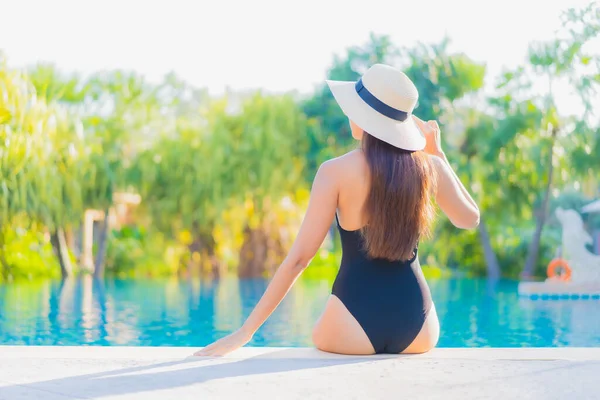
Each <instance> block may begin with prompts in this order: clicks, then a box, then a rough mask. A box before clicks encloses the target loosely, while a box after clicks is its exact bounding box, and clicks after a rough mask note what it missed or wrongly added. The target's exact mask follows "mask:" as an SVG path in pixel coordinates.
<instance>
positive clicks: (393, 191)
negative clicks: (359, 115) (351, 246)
mask: <svg viewBox="0 0 600 400" xmlns="http://www.w3.org/2000/svg"><path fill="white" fill-rule="evenodd" d="M362 148H363V152H364V154H365V156H366V159H367V163H368V165H369V170H370V175H371V176H370V183H371V188H370V192H369V195H368V197H367V201H366V203H365V205H364V209H363V213H364V216H365V217H366V218H367V221H368V223H367V225H366V226H365V227H364V228H363V229H361V234H362V236H363V238H364V239H365V240H364V243H365V249H366V251H367V254H368V255H369V256H370V257H372V258H382V259H387V260H391V261H396V260H408V259H410V258H412V257H413V256H414V250H415V247H416V246H417V243H418V241H419V238H421V237H427V236H429V234H430V225H431V222H432V220H433V218H434V216H435V210H434V208H433V204H432V202H431V191H432V188H433V185H435V175H434V170H433V166H432V165H431V162H430V159H429V157H428V156H427V154H425V153H424V152H422V151H414V152H413V151H406V150H401V149H398V148H397V147H394V146H392V145H390V144H388V143H386V142H383V141H381V140H379V139H377V138H375V137H374V136H371V135H369V134H368V133H367V132H364V134H363V138H362Z"/></svg>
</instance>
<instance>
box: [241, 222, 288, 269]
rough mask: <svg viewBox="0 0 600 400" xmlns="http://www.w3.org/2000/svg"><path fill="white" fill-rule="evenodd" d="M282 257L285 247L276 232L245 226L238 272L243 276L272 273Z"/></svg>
mask: <svg viewBox="0 0 600 400" xmlns="http://www.w3.org/2000/svg"><path fill="white" fill-rule="evenodd" d="M284 257H285V249H284V248H283V245H282V243H281V239H280V237H279V235H278V234H277V232H270V231H269V230H268V229H265V228H260V227H259V228H254V229H253V228H250V227H246V228H245V230H244V244H243V245H242V249H241V250H240V261H239V266H238V274H239V276H240V277H243V278H246V277H259V276H263V275H264V274H265V273H267V274H268V275H272V274H273V272H274V271H275V269H276V268H277V266H278V265H279V264H280V263H281V261H282V260H283V258H284Z"/></svg>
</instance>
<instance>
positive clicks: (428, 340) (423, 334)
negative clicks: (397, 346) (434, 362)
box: [402, 304, 440, 354]
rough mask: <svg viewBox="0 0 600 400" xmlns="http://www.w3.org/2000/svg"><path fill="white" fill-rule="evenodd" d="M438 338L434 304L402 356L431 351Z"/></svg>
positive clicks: (437, 321) (438, 330)
mask: <svg viewBox="0 0 600 400" xmlns="http://www.w3.org/2000/svg"><path fill="white" fill-rule="evenodd" d="M439 338H440V322H439V320H438V316H437V313H436V311H435V304H432V305H431V310H430V311H429V314H427V318H426V319H425V323H424V324H423V327H422V328H421V331H420V332H419V334H418V335H417V337H416V338H415V340H413V341H412V343H411V344H410V345H409V346H408V347H407V348H406V350H404V351H403V352H402V354H421V353H426V352H428V351H429V350H431V349H433V348H434V347H435V346H436V345H437V342H438V340H439Z"/></svg>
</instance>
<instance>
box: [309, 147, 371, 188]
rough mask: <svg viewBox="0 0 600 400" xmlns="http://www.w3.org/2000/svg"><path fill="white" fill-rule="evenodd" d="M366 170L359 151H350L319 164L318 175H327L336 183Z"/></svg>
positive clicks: (361, 153) (363, 159) (362, 155)
mask: <svg viewBox="0 0 600 400" xmlns="http://www.w3.org/2000/svg"><path fill="white" fill-rule="evenodd" d="M367 168H368V166H367V163H366V160H365V156H364V154H363V152H362V151H361V150H352V151H350V152H348V153H346V154H343V155H341V156H338V157H335V158H331V159H329V160H327V161H325V162H323V163H322V164H321V166H320V167H319V174H321V175H327V176H329V177H330V178H334V179H335V180H336V181H344V180H345V178H346V177H354V178H356V176H357V175H358V174H361V173H363V172H365V171H366V169H367Z"/></svg>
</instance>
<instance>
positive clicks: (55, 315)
mask: <svg viewBox="0 0 600 400" xmlns="http://www.w3.org/2000/svg"><path fill="white" fill-rule="evenodd" d="M266 285H267V281H265V280H263V279H251V280H238V279H234V278H231V279H230V278H228V279H221V280H218V281H217V280H215V281H199V280H194V281H182V280H176V279H170V280H155V281H150V280H148V281H139V280H138V281H133V280H131V281H118V280H117V281H114V280H107V281H104V282H94V281H92V280H91V279H82V280H76V281H65V282H64V283H62V282H60V281H43V282H23V283H14V284H10V285H5V286H0V344H17V345H25V344H27V345H130V346H142V345H144V346H203V345H206V344H208V343H209V342H211V341H212V340H214V339H216V338H218V337H220V336H222V335H224V334H226V333H228V332H230V331H232V330H234V329H236V328H237V327H239V326H240V325H241V323H242V322H243V320H244V318H245V317H246V316H247V315H248V314H249V313H250V311H251V310H252V307H253V306H254V305H255V304H256V302H257V301H258V300H259V298H260V296H261V295H262V294H263V292H264V290H265V288H266ZM430 286H431V290H432V294H433V297H434V301H435V304H436V307H437V311H438V315H439V317H440V320H441V324H442V337H441V339H440V343H439V346H440V347H486V346H493V347H521V346H536V347H546V346H584V347H588V346H600V301H598V300H576V301H575V300H547V301H542V300H537V301H533V300H528V299H523V298H519V296H518V295H517V283H516V282H510V281H502V282H498V283H495V284H490V283H488V282H487V281H484V280H469V279H447V280H431V281H430ZM329 290H330V283H329V282H328V281H325V280H308V279H304V280H300V281H298V282H297V284H296V286H295V287H294V288H293V289H292V291H291V292H290V294H289V295H288V297H287V298H286V299H285V300H284V301H283V302H282V303H281V305H280V307H279V308H278V309H277V311H276V312H275V313H274V314H273V316H272V317H271V318H270V319H269V320H268V321H267V322H266V323H265V325H264V326H263V327H262V328H261V329H260V331H259V332H258V333H257V334H256V335H255V337H254V339H253V340H252V342H251V343H250V345H254V346H310V345H311V342H310V337H311V331H312V327H313V325H314V323H315V321H316V320H317V318H318V317H319V315H320V313H321V311H322V308H323V305H324V303H325V301H326V299H327V296H328V294H329Z"/></svg>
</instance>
